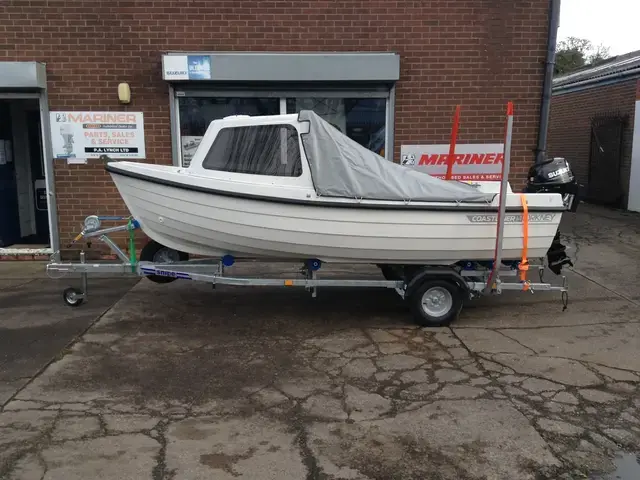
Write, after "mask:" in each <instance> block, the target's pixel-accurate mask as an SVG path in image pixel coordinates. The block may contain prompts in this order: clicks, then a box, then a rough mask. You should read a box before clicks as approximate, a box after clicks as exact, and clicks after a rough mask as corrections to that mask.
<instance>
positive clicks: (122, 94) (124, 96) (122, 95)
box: [118, 82, 131, 103]
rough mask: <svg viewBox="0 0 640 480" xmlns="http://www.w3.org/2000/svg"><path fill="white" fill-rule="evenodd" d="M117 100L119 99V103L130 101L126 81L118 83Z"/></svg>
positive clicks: (129, 91)
mask: <svg viewBox="0 0 640 480" xmlns="http://www.w3.org/2000/svg"><path fill="white" fill-rule="evenodd" d="M118 100H120V103H130V102H131V88H129V84H128V83H126V82H123V83H121V84H119V85H118Z"/></svg>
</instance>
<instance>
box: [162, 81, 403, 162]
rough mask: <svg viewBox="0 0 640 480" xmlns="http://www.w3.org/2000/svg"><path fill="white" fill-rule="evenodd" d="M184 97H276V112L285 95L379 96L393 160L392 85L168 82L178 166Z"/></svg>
mask: <svg viewBox="0 0 640 480" xmlns="http://www.w3.org/2000/svg"><path fill="white" fill-rule="evenodd" d="M184 97H237V98H252V97H253V98H256V97H259V98H278V99H279V100H280V114H286V113H287V106H286V104H287V98H292V97H298V98H303V97H304V98H309V97H316V98H322V97H324V98H383V99H385V100H386V102H385V109H386V111H385V120H386V121H385V132H386V133H385V158H386V159H387V160H389V161H393V152H394V137H395V122H394V120H395V85H394V84H391V85H389V84H357V85H352V86H348V87H345V86H344V83H343V84H328V83H327V84H325V83H323V84H321V85H312V86H311V85H310V86H308V87H307V88H301V87H300V86H299V85H298V86H295V85H287V84H286V83H280V84H278V85H276V86H274V87H269V86H264V85H241V84H232V85H211V84H204V85H201V86H192V85H188V86H186V85H179V84H177V85H176V84H170V85H169V99H170V108H169V114H170V118H171V157H172V163H173V165H174V166H177V167H182V166H183V165H182V149H181V148H180V145H181V134H180V117H179V115H180V108H179V99H180V98H184Z"/></svg>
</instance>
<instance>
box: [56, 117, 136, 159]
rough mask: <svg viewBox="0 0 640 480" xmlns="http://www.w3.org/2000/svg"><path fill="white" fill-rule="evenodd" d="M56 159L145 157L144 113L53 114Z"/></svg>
mask: <svg viewBox="0 0 640 480" xmlns="http://www.w3.org/2000/svg"><path fill="white" fill-rule="evenodd" d="M50 123H51V145H52V147H53V158H54V159H68V160H69V159H87V158H100V157H101V156H103V155H106V156H108V157H111V158H129V159H144V158H146V152H145V143H144V119H143V115H142V113H141V112H51V122H50Z"/></svg>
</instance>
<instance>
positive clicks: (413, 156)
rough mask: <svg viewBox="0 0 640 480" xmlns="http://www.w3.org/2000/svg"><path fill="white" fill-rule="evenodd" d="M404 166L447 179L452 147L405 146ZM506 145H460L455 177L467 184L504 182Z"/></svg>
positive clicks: (401, 151)
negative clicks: (503, 164) (502, 180)
mask: <svg viewBox="0 0 640 480" xmlns="http://www.w3.org/2000/svg"><path fill="white" fill-rule="evenodd" d="M400 155H401V164H402V165H404V166H406V167H409V168H414V169H416V170H420V171H422V172H425V173H428V174H430V175H432V176H434V177H438V178H444V177H445V175H446V173H447V161H448V159H449V144H438V145H402V146H401V147H400ZM503 161H504V144H502V143H473V144H471V143H469V144H461V145H456V153H455V155H454V162H453V168H452V178H453V179H454V180H464V181H489V180H496V181H499V180H501V179H502V163H503Z"/></svg>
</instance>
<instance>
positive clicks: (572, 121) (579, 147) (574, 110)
mask: <svg viewBox="0 0 640 480" xmlns="http://www.w3.org/2000/svg"><path fill="white" fill-rule="evenodd" d="M637 83H638V81H637V80H635V79H631V80H626V81H624V82H621V83H616V84H613V85H603V86H595V87H593V88H590V89H587V90H582V91H577V92H571V93H563V94H561V95H554V96H553V98H552V101H551V115H550V126H549V142H548V152H549V154H550V155H553V156H559V157H565V158H566V159H567V160H569V162H570V164H571V168H572V169H573V170H574V172H575V173H576V176H577V177H578V181H579V182H580V183H581V184H583V185H585V186H586V185H587V184H588V180H589V157H590V152H591V119H592V118H593V117H594V116H596V115H600V114H616V115H618V114H619V115H621V116H628V121H627V123H626V126H625V128H624V130H623V134H622V166H621V171H620V178H621V180H622V189H623V191H624V195H625V198H624V199H623V205H626V196H627V195H628V193H629V175H630V169H631V143H632V140H633V125H634V115H635V99H636V85H637Z"/></svg>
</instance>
